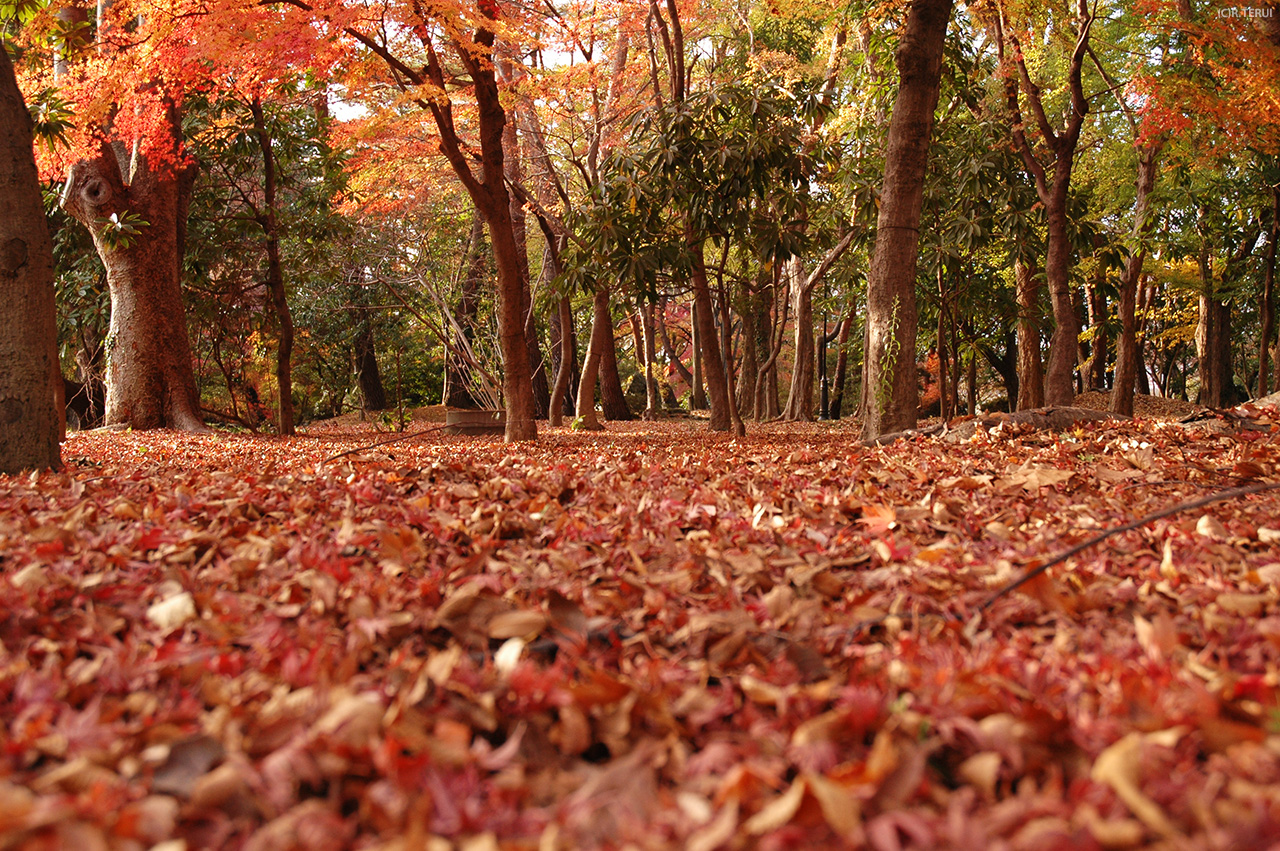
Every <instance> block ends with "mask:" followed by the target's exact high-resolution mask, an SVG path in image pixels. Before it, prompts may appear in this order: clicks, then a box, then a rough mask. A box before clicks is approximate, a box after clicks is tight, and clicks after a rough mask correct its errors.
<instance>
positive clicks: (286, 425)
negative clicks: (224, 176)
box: [249, 98, 294, 436]
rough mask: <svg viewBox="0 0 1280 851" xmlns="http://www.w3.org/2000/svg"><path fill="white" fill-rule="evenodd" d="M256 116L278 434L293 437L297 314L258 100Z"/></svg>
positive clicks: (260, 215)
mask: <svg viewBox="0 0 1280 851" xmlns="http://www.w3.org/2000/svg"><path fill="white" fill-rule="evenodd" d="M249 109H250V111H251V112H252V114H253V131H254V135H255V136H256V137H257V139H258V148H259V150H260V151H261V152H262V202H263V210H262V211H261V212H260V213H258V214H257V219H258V224H259V225H261V227H262V232H263V235H264V237H265V239H266V251H267V290H268V292H270V293H271V305H272V307H273V308H274V309H275V314H276V321H277V322H279V323H280V340H279V343H278V348H277V349H276V386H277V388H278V389H279V392H280V408H279V416H278V418H277V420H276V431H277V433H279V434H282V435H289V436H292V435H293V434H294V427H293V370H292V361H291V359H292V357H293V314H292V313H290V312H289V302H288V299H286V298H285V289H284V271H283V269H282V267H281V265H280V225H279V220H278V219H277V217H276V158H275V154H274V153H273V152H272V150H271V135H270V133H268V132H267V123H266V118H265V116H264V115H263V112H262V101H261V100H259V99H258V98H254V100H253V102H252V103H251V104H250V105H249Z"/></svg>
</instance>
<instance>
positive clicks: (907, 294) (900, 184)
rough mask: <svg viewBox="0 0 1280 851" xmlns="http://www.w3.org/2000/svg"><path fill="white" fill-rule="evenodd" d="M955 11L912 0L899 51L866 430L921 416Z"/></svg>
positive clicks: (873, 304)
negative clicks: (922, 323) (924, 274)
mask: <svg viewBox="0 0 1280 851" xmlns="http://www.w3.org/2000/svg"><path fill="white" fill-rule="evenodd" d="M950 17H951V0H912V2H911V7H910V9H909V10H908V12H907V22H906V27H905V28H904V30H903V33H902V39H901V41H900V42H899V43H898V50H897V55H896V57H895V59H896V62H897V66H898V75H899V80H900V82H899V85H898V95H897V99H896V100H895V102H894V107H893V115H892V117H891V118H890V120H889V137H888V142H887V145H886V150H885V173H884V184H883V187H882V189H881V193H880V198H881V201H880V215H879V220H878V223H877V226H876V244H875V250H874V252H873V254H872V259H871V267H870V269H869V271H868V273H867V330H868V345H867V348H866V355H865V363H864V367H863V374H864V376H865V384H866V386H867V388H868V391H867V396H868V397H869V398H868V399H867V416H866V418H865V421H864V422H863V424H862V431H863V436H864V437H866V438H876V437H879V436H880V435H882V434H887V433H890V432H894V431H901V430H903V429H909V428H912V427H913V426H915V424H916V409H917V406H918V405H919V391H918V389H917V384H916V364H915V348H916V324H917V315H916V293H915V282H916V264H917V261H918V259H919V241H920V210H921V205H922V202H923V197H924V176H925V170H926V168H927V165H928V156H929V140H930V138H931V137H932V135H933V113H934V109H935V108H936V107H937V104H938V88H939V83H940V80H941V73H942V48H943V43H944V41H945V40H946V34H947V24H948V22H949V20H950Z"/></svg>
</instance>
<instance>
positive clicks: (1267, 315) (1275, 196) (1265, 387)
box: [1258, 186, 1280, 397]
mask: <svg viewBox="0 0 1280 851" xmlns="http://www.w3.org/2000/svg"><path fill="white" fill-rule="evenodd" d="M1278 240H1280V187H1277V186H1273V187H1272V188H1271V232H1270V233H1269V234H1268V236H1267V253H1266V255H1265V256H1264V257H1263V266H1262V307H1261V315H1260V316H1259V320H1260V321H1261V323H1262V333H1261V334H1260V335H1259V337H1260V340H1259V344H1258V396H1259V397H1262V396H1266V395H1267V394H1268V393H1270V392H1271V376H1270V369H1271V361H1270V355H1271V346H1272V340H1273V338H1274V337H1275V333H1276V305H1275V285H1276V242H1277V241H1278Z"/></svg>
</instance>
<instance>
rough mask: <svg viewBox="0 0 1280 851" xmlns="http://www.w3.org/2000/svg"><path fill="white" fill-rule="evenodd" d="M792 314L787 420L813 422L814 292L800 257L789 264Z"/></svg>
mask: <svg viewBox="0 0 1280 851" xmlns="http://www.w3.org/2000/svg"><path fill="white" fill-rule="evenodd" d="M787 280H788V282H789V296H790V298H791V312H792V314H793V315H794V317H795V318H794V322H795V326H794V328H795V353H796V354H795V362H794V363H793V364H792V366H791V390H790V391H789V392H788V393H787V406H786V408H785V409H783V414H782V417H783V419H786V420H790V421H792V422H812V421H813V367H814V352H813V290H812V289H811V288H809V287H808V286H806V280H805V274H804V266H803V264H802V263H801V262H800V258H799V257H793V258H791V259H790V260H788V261H787Z"/></svg>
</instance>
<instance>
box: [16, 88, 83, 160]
mask: <svg viewBox="0 0 1280 851" xmlns="http://www.w3.org/2000/svg"><path fill="white" fill-rule="evenodd" d="M27 110H28V111H29V112H30V113H31V121H32V129H33V130H34V132H35V138H36V142H37V143H38V144H40V145H43V146H44V147H45V148H46V149H47V150H49V151H53V150H55V149H56V148H60V147H61V148H65V147H66V146H67V144H68V142H67V134H68V133H70V132H71V130H72V129H73V128H74V127H75V124H74V122H73V121H72V120H71V119H72V117H73V112H72V110H71V106H70V105H69V104H68V103H67V102H66V101H65V100H63V99H62V98H61V97H60V96H59V95H58V90H57V89H54V88H47V89H41V90H40V91H38V92H36V93H35V94H34V95H31V96H30V97H29V98H27Z"/></svg>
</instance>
